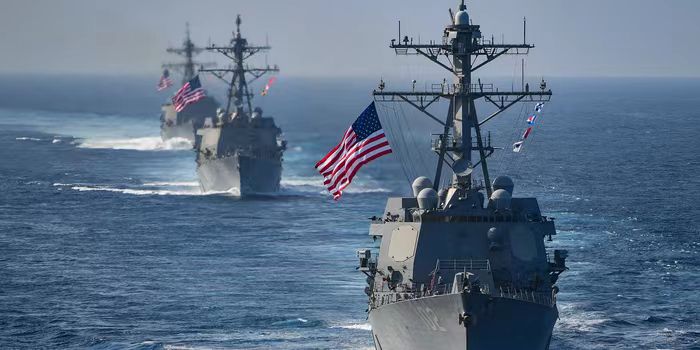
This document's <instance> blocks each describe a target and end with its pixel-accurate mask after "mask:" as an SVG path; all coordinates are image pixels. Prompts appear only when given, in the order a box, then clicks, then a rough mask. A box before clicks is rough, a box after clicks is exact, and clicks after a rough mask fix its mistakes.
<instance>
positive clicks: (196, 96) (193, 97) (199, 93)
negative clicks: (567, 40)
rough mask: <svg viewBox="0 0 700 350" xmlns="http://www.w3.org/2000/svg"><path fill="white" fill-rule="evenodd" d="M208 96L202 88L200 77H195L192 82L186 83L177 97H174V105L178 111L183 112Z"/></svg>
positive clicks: (178, 91) (176, 94)
mask: <svg viewBox="0 0 700 350" xmlns="http://www.w3.org/2000/svg"><path fill="white" fill-rule="evenodd" d="M206 96H207V95H206V93H205V92H204V88H202V84H201V83H200V82H199V76H195V77H194V78H192V80H190V81H188V82H186V83H185V85H183V86H182V87H181V88H180V90H177V92H176V93H175V96H173V105H174V106H175V110H176V111H178V112H182V110H184V109H185V107H187V106H188V105H190V104H193V103H196V102H197V101H199V100H201V99H203V98H205V97H206Z"/></svg>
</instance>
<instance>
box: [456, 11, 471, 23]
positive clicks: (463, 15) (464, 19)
mask: <svg viewBox="0 0 700 350" xmlns="http://www.w3.org/2000/svg"><path fill="white" fill-rule="evenodd" d="M455 25H457V26H467V25H469V13H467V10H462V11H458V12H457V13H455Z"/></svg>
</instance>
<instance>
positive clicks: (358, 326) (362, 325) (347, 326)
mask: <svg viewBox="0 0 700 350" xmlns="http://www.w3.org/2000/svg"><path fill="white" fill-rule="evenodd" d="M331 328H342V329H354V330H361V331H371V330H372V325H370V324H369V323H350V324H344V325H336V326H331Z"/></svg>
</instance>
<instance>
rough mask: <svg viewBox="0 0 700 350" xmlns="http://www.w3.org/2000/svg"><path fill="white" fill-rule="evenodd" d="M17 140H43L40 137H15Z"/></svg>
mask: <svg viewBox="0 0 700 350" xmlns="http://www.w3.org/2000/svg"><path fill="white" fill-rule="evenodd" d="M15 140H17V141H41V139H40V138H36V137H15Z"/></svg>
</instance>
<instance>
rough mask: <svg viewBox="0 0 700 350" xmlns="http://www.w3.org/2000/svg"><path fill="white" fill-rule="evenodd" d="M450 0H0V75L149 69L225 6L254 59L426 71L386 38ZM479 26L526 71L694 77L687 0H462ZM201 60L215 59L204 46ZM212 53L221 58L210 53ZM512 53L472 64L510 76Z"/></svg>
mask: <svg viewBox="0 0 700 350" xmlns="http://www.w3.org/2000/svg"><path fill="white" fill-rule="evenodd" d="M457 5H458V3H457V1H456V0H430V1H426V0H424V1H418V0H349V1H337V0H228V1H223V0H197V1H186V0H149V1H143V0H120V1H114V0H113V1H101V0H31V1H27V0H0V53H1V56H0V57H1V58H0V62H2V65H0V74H8V73H10V74H27V73H34V74H43V73H51V74H81V75H82V74H85V75H88V74H108V75H125V74H138V75H147V74H150V75H156V76H157V75H159V73H160V65H161V63H163V62H167V61H172V60H176V59H177V57H173V56H171V55H168V54H166V53H165V49H166V48H167V47H168V46H172V45H175V46H177V45H180V44H181V42H182V39H183V36H184V32H185V22H189V23H190V27H191V32H192V38H193V40H194V41H195V43H197V44H199V45H206V44H207V43H208V42H213V43H216V44H224V43H227V42H228V40H229V39H230V38H231V32H232V31H233V30H234V28H235V17H236V14H239V13H240V14H241V15H242V16H243V27H242V30H243V34H244V36H246V37H247V38H248V39H249V41H250V42H252V43H259V44H263V43H265V41H266V38H268V40H269V44H270V45H271V46H272V51H270V53H269V54H268V55H267V56H260V57H259V59H258V61H257V63H259V64H264V62H265V60H267V62H269V63H276V64H278V65H279V66H280V68H281V70H282V71H281V75H287V76H300V77H324V78H337V77H377V76H382V77H392V76H416V77H418V78H420V77H423V76H426V77H427V76H431V75H432V74H433V73H434V72H436V71H438V70H435V69H434V68H432V66H433V65H431V64H430V63H428V62H427V61H426V60H425V59H424V58H421V57H396V55H395V54H394V52H393V51H392V50H391V49H389V48H388V43H389V41H390V40H391V39H392V38H395V37H397V31H398V28H397V27H398V25H397V22H398V21H399V20H401V23H402V32H403V34H404V35H409V36H412V37H413V38H414V41H417V40H421V42H424V41H428V40H439V39H440V38H441V36H442V29H443V28H444V26H445V25H446V24H447V23H448V21H449V15H448V11H447V9H448V8H450V7H452V8H453V9H454V8H456V7H457ZM467 6H468V10H469V13H470V16H471V19H472V21H473V23H474V24H479V25H481V30H482V33H483V34H484V35H485V36H491V35H494V36H495V37H496V38H505V41H506V42H512V43H520V42H522V25H523V23H522V21H523V17H527V22H528V33H527V37H528V41H530V42H532V43H534V44H535V45H536V48H535V49H534V50H532V51H531V54H530V55H529V56H526V67H527V73H526V74H527V75H528V76H537V77H539V76H543V77H601V76H605V77H619V76H624V77H627V76H631V77H638V76H640V77H657V76H661V77H665V76H671V77H700V65H699V64H697V61H698V60H697V57H698V56H699V54H700V45H698V44H699V42H698V40H697V37H698V35H700V20H698V15H700V1H698V0H664V1H658V0H585V1H574V0H473V1H467ZM200 59H201V60H204V61H211V60H217V57H216V56H215V55H213V54H208V55H202V56H200ZM218 61H219V62H220V63H221V62H223V61H222V60H218ZM519 66H520V57H513V56H511V57H504V58H503V59H501V60H499V62H498V64H495V65H492V66H491V67H489V68H488V70H485V71H484V72H483V74H485V75H493V76H506V77H510V76H516V75H518V76H519V74H520V68H519Z"/></svg>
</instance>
